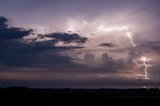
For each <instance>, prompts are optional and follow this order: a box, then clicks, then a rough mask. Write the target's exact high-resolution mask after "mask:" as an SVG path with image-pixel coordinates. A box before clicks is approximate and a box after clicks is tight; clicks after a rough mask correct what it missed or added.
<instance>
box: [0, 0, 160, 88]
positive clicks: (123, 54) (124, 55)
mask: <svg viewBox="0 0 160 106" xmlns="http://www.w3.org/2000/svg"><path fill="white" fill-rule="evenodd" d="M159 10H160V1H159V0H0V87H7V86H27V87H33V88H101V87H104V88H108V87H114V88H132V87H160V83H159V82H160V35H159V33H160V26H159V25H160V21H159V17H160V11H159Z"/></svg>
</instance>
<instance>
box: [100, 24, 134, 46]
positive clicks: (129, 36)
mask: <svg viewBox="0 0 160 106" xmlns="http://www.w3.org/2000/svg"><path fill="white" fill-rule="evenodd" d="M98 30H100V31H104V32H111V31H126V35H127V37H128V38H129V40H130V43H131V44H132V45H133V46H134V47H136V44H135V43H134V40H133V37H132V34H131V32H129V30H128V27H127V26H123V27H111V28H105V27H104V25H100V26H99V28H98Z"/></svg>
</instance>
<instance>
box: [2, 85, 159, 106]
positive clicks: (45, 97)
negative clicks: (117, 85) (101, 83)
mask: <svg viewBox="0 0 160 106" xmlns="http://www.w3.org/2000/svg"><path fill="white" fill-rule="evenodd" d="M159 101H160V89H157V88H154V89H103V88H102V89H67V88H64V89H31V88H30V89H29V88H26V87H9V88H1V89H0V103H4V104H16V105H17V104H19V105H33V104H35V105H37V106H38V105H45V106H46V105H54V106H64V105H65V106H66V105H69V106H72V105H73V106H108V105H109V106H110V105H112V106H113V105H115V106H117V105H118V106H119V105H122V106H126V105H128V106H144V105H145V106H159Z"/></svg>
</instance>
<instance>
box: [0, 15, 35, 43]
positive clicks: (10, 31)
mask: <svg viewBox="0 0 160 106" xmlns="http://www.w3.org/2000/svg"><path fill="white" fill-rule="evenodd" d="M7 22H8V20H7V19H6V18H5V17H2V16H0V41H2V40H11V39H18V38H22V37H23V36H26V35H28V34H29V33H31V32H32V30H24V29H22V28H16V27H11V28H8V25H7V24H6V23H7Z"/></svg>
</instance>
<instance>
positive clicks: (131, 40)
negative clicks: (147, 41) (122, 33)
mask: <svg viewBox="0 0 160 106" xmlns="http://www.w3.org/2000/svg"><path fill="white" fill-rule="evenodd" d="M126 34H127V36H128V38H129V39H130V42H131V44H132V45H133V46H134V47H136V44H134V41H133V38H132V35H131V33H130V32H127V33H126Z"/></svg>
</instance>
